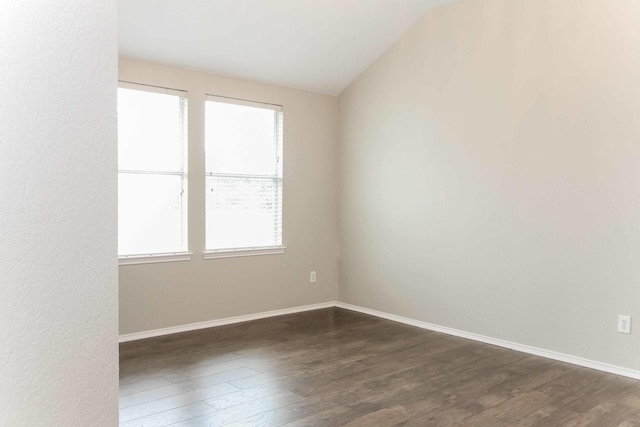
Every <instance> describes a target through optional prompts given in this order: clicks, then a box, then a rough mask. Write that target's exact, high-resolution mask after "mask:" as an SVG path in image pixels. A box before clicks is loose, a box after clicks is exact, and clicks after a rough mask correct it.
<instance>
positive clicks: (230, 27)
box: [119, 0, 451, 95]
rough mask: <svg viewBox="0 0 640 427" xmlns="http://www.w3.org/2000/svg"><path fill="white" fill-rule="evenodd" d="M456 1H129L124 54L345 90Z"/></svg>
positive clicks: (124, 2)
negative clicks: (428, 15)
mask: <svg viewBox="0 0 640 427" xmlns="http://www.w3.org/2000/svg"><path fill="white" fill-rule="evenodd" d="M449 1H451V0H121V1H120V12H119V31H120V42H119V47H120V54H121V55H124V56H130V57H134V58H141V59H146V60H150V61H155V62H161V63H165V64H171V65H178V66H183V67H189V68H195V69H200V70H205V71H211V72H214V73H217V74H223V75H228V76H234V77H241V78H245V79H251V80H258V81H262V82H267V83H274V84H278V85H282V86H288V87H295V88H300V89H306V90H311V91H314V92H321V93H327V94H332V95H335V94H338V93H340V92H341V91H342V89H344V88H345V87H346V86H347V85H348V84H349V83H350V82H351V81H353V79H355V78H356V77H357V76H358V75H359V74H360V73H361V72H362V71H364V70H365V68H366V67H367V66H368V65H369V64H371V63H372V62H373V61H374V60H375V59H376V58H377V57H378V56H379V55H380V54H381V53H383V52H384V51H385V50H386V49H387V48H388V47H390V46H391V45H392V44H393V43H394V42H395V41H396V40H398V39H399V38H400V36H402V34H403V33H404V32H405V31H406V30H407V29H409V28H410V27H411V26H412V25H413V24H414V23H415V22H417V20H418V19H419V18H420V17H421V16H422V15H423V14H424V13H425V12H426V11H427V10H429V9H431V8H433V7H435V6H438V5H440V4H443V3H447V2H449Z"/></svg>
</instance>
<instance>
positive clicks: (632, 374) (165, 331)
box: [119, 301, 640, 379]
mask: <svg viewBox="0 0 640 427" xmlns="http://www.w3.org/2000/svg"><path fill="white" fill-rule="evenodd" d="M329 307H339V308H344V309H346V310H351V311H357V312H359V313H363V314H368V315H371V316H375V317H380V318H383V319H387V320H392V321H394V322H399V323H404V324H405V325H411V326H416V327H418V328H422V329H428V330H430V331H435V332H442V333H445V334H448V335H453V336H456V337H460V338H466V339H470V340H473V341H478V342H482V343H485V344H491V345H496V346H498V347H504V348H508V349H511V350H515V351H520V352H522V353H527V354H533V355H535V356H540V357H545V358H547V359H552V360H558V361H560V362H566V363H571V364H573V365H577V366H583V367H585V368H591V369H596V370H598V371H603V372H608V373H611V374H616V375H622V376H624V377H629V378H634V379H640V371H637V370H633V369H628V368H624V367H622V366H615V365H610V364H608V363H603V362H597V361H595V360H589V359H584V358H582V357H577V356H571V355H568V354H564V353H558V352H556V351H552V350H545V349H542V348H537V347H532V346H529V345H525V344H518V343H515V342H512V341H506V340H502V339H499V338H492V337H487V336H484V335H479V334H475V333H473V332H467V331H461V330H458V329H453V328H448V327H446V326H440V325H436V324H433V323H428V322H422V321H420V320H415V319H410V318H408V317H403V316H397V315H395V314H390V313H385V312H383V311H378V310H372V309H370V308H365V307H360V306H357V305H353V304H347V303H344V302H340V301H327V302H323V303H320V304H311V305H304V306H300V307H292V308H284V309H281V310H272V311H265V312H262V313H255V314H247V315H244V316H235V317H227V318H224V319H217V320H209V321H206V322H198V323H190V324H188V325H180V326H172V327H169V328H162V329H154V330H151V331H143V332H135V333H132V334H126V335H120V339H119V341H120V342H128V341H135V340H141V339H145V338H153V337H159V336H162V335H169V334H176V333H179V332H187V331H195V330H198V329H206V328H213V327H216V326H223V325H231V324H233V323H241V322H248V321H250V320H258V319H265V318H267V317H274V316H282V315H285V314H293V313H301V312H304V311H311V310H319V309H322V308H329Z"/></svg>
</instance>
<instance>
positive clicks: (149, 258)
mask: <svg viewBox="0 0 640 427" xmlns="http://www.w3.org/2000/svg"><path fill="white" fill-rule="evenodd" d="M192 255H193V254H192V253H191V252H175V253H170V254H145V255H125V256H121V257H118V265H134V264H155V263H158V262H177V261H191V256H192Z"/></svg>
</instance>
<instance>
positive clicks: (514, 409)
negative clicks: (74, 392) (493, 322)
mask: <svg viewBox="0 0 640 427" xmlns="http://www.w3.org/2000/svg"><path fill="white" fill-rule="evenodd" d="M120 421H121V424H120V425H121V426H168V425H171V426H222V425H224V426H227V425H230V426H281V425H287V426H342V425H348V426H375V427H384V426H400V425H401V426H452V425H469V426H507V425H508V426H586V425H592V426H599V427H601V426H619V427H623V426H624V427H629V426H640V383H639V382H638V381H635V380H632V379H629V378H624V377H619V376H616V375H611V374H605V373H602V372H598V371H594V370H590V369H586V368H580V367H576V366H573V365H569V364H564V363H560V362H554V361H551V360H548V359H543V358H540V357H535V356H529V355H526V354H523V353H518V352H515V351H511V350H507V349H503V348H500V347H494V346H491V345H486V344H480V343H476V342H473V341H469V340H465V339H461V338H455V337H451V336H447V335H444V334H440V333H436V332H430V331H425V330H422V329H418V328H414V327H411V326H406V325H402V324H399V323H394V322H390V321H387V320H383V319H378V318H375V317H370V316H366V315H362V314H359V313H354V312H351V311H347V310H341V309H326V310H318V311H313V312H306V313H301V314H295V315H288V316H281V317H276V318H270V319H265V320H259V321H255V322H247V323H242V324H237V325H230V326H224V327H218V328H212V329H206V330H201V331H194V332H189V333H183V334H175V335H169V336H166V337H161V338H153V339H148V340H142V341H136V342H132V343H126V344H122V345H121V347H120Z"/></svg>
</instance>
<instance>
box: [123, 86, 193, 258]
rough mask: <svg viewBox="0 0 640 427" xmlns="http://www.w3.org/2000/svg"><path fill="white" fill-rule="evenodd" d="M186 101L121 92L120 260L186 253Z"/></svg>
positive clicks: (178, 96) (145, 90) (166, 94)
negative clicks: (129, 257) (133, 256)
mask: <svg viewBox="0 0 640 427" xmlns="http://www.w3.org/2000/svg"><path fill="white" fill-rule="evenodd" d="M186 130H187V99H186V93H185V92H181V91H175V90H169V89H158V88H154V87H149V86H143V85H132V84H122V86H121V87H120V88H119V89H118V254H119V255H120V256H127V255H149V254H166V253H179V252H186V251H187V191H186V189H187V175H186V166H185V165H186V140H187V138H186Z"/></svg>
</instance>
